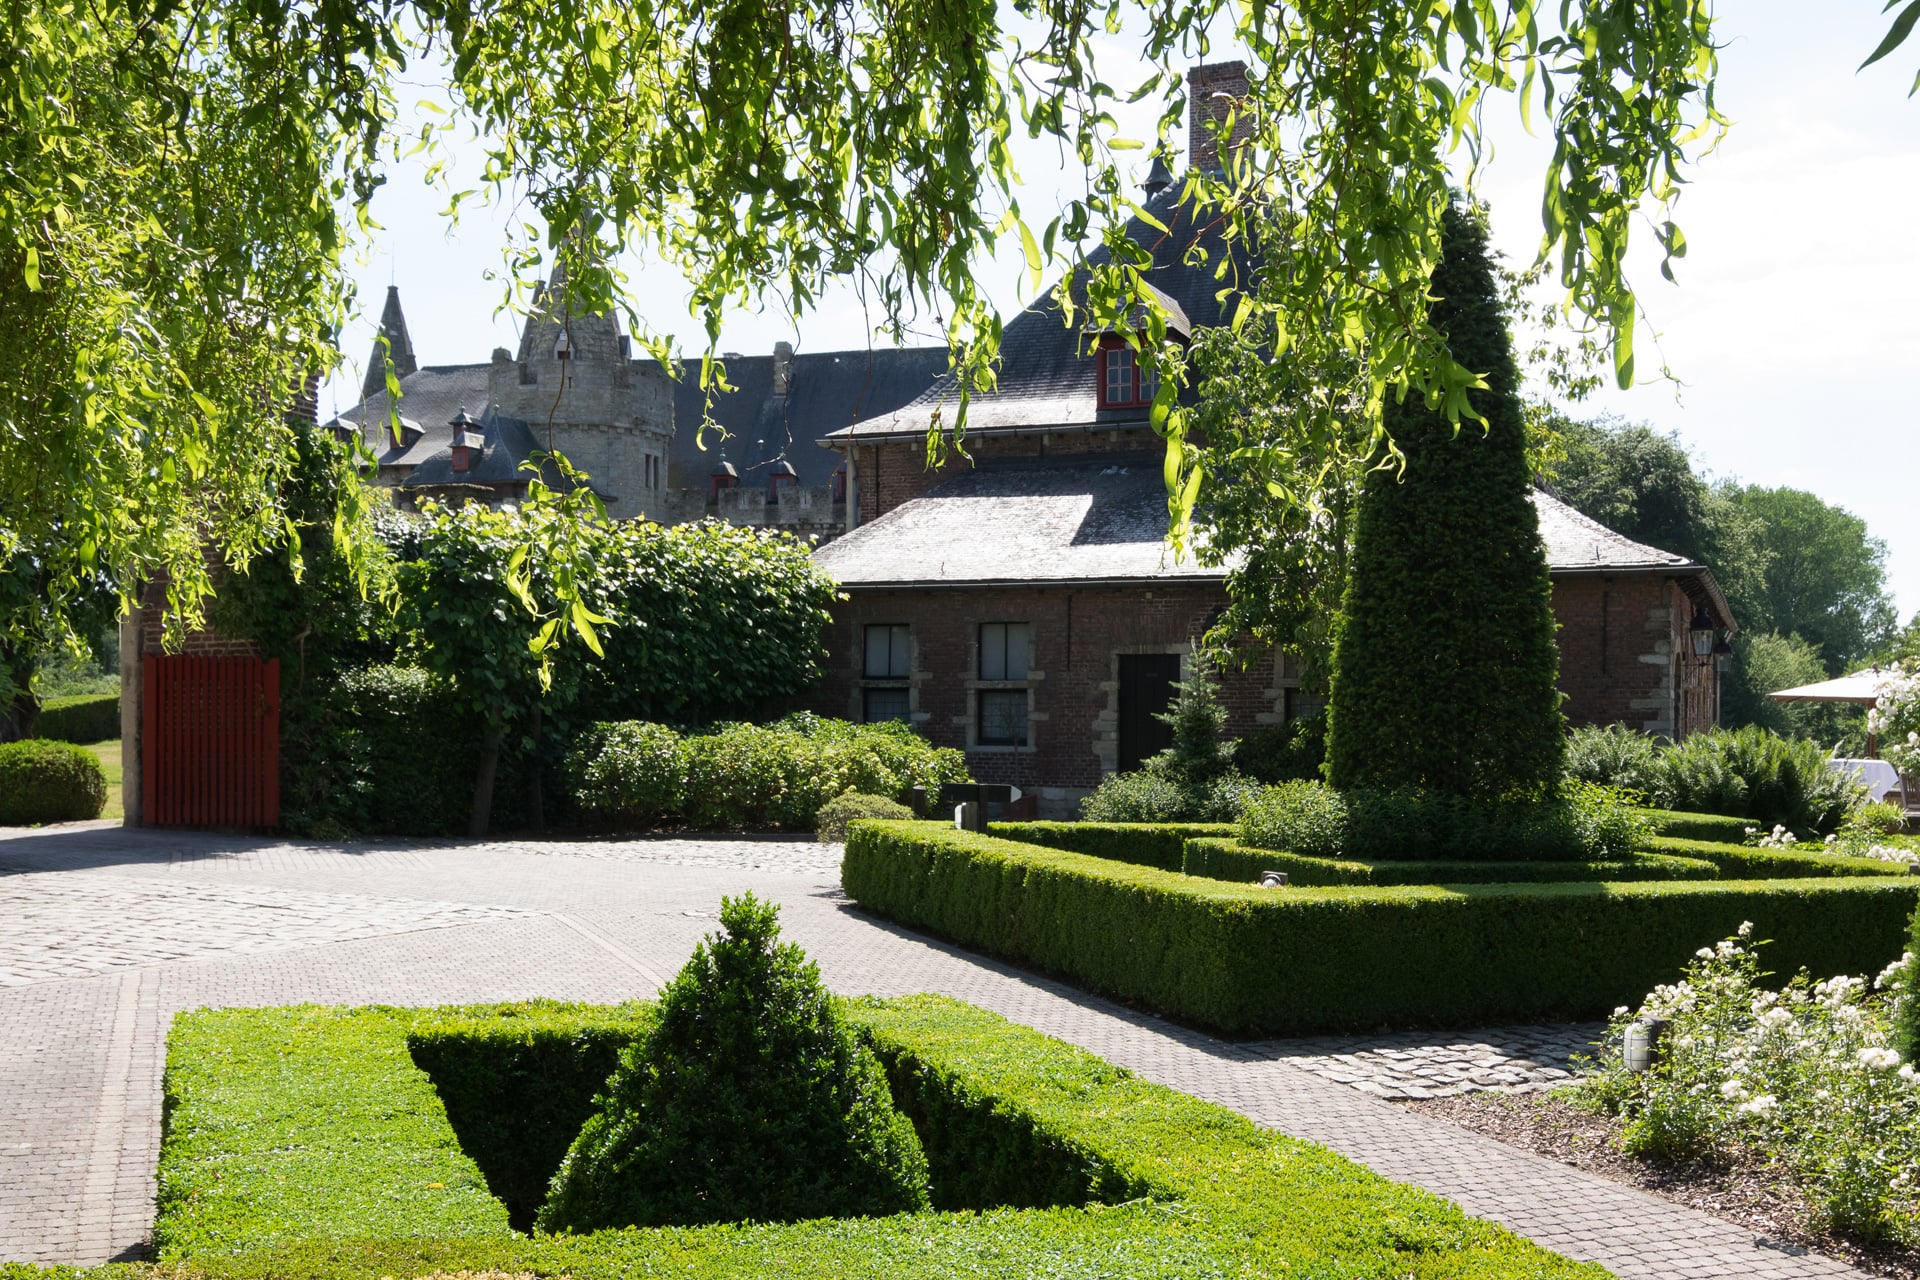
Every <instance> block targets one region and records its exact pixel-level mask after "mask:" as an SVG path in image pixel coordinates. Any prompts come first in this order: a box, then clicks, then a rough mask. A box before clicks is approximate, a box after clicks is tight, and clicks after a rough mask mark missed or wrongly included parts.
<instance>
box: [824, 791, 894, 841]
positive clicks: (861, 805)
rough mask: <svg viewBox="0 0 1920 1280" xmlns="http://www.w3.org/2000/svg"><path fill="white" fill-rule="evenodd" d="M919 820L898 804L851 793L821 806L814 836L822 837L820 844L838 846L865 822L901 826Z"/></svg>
mask: <svg viewBox="0 0 1920 1280" xmlns="http://www.w3.org/2000/svg"><path fill="white" fill-rule="evenodd" d="M917 816H918V815H916V814H915V813H914V811H913V810H911V809H909V808H907V806H905V805H903V804H901V803H900V802H899V801H897V800H889V799H887V798H886V797H885V796H869V795H863V794H861V793H860V792H858V791H849V792H847V793H846V794H845V795H843V796H840V797H838V798H837V799H833V800H829V801H827V802H826V803H825V804H823V805H821V806H820V820H819V824H818V826H817V827H815V834H816V835H818V836H819V838H820V843H821V844H839V843H841V842H842V841H844V840H845V839H846V838H847V828H848V827H849V826H851V825H852V824H853V823H855V822H858V821H860V819H862V818H878V819H880V820H881V821H894V822H898V821H902V820H905V819H909V818H913V817H917Z"/></svg>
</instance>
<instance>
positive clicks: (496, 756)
mask: <svg viewBox="0 0 1920 1280" xmlns="http://www.w3.org/2000/svg"><path fill="white" fill-rule="evenodd" d="M504 736H505V735H504V734H503V733H502V731H501V730H499V729H494V728H489V729H488V730H487V736H486V737H485V738H484V739H483V740H482V741H481V743H480V768H479V770H478V771H477V772H476V773H475V774H474V775H473V821H472V822H471V823H470V824H468V826H467V834H468V835H470V836H472V837H473V838H474V839H476V840H478V839H480V838H481V837H482V836H484V835H486V834H487V827H488V825H489V824H490V823H492V821H493V776H494V774H495V773H497V772H499V769H500V741H501V739H502V737H504Z"/></svg>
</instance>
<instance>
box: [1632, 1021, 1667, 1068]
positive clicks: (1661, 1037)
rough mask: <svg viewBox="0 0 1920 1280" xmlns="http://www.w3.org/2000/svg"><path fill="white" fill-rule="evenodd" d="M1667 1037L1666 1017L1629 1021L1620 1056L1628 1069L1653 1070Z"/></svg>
mask: <svg viewBox="0 0 1920 1280" xmlns="http://www.w3.org/2000/svg"><path fill="white" fill-rule="evenodd" d="M1666 1038H1667V1020H1666V1019H1665V1018H1642V1019H1640V1020H1639V1021H1638V1022H1629V1023H1628V1024H1627V1036H1626V1042H1625V1043H1624V1044H1623V1045H1621V1049H1620V1057H1621V1060H1622V1061H1623V1062H1625V1063H1626V1067H1627V1070H1629V1071H1634V1072H1639V1071H1651V1070H1653V1068H1654V1067H1655V1065H1657V1064H1658V1063H1659V1061H1660V1054H1661V1050H1662V1049H1663V1048H1665V1044H1664V1042H1665V1040H1666Z"/></svg>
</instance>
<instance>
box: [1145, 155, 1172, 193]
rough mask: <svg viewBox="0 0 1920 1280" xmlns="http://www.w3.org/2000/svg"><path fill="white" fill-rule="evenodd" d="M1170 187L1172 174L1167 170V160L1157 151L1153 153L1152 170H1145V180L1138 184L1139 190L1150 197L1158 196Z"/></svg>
mask: <svg viewBox="0 0 1920 1280" xmlns="http://www.w3.org/2000/svg"><path fill="white" fill-rule="evenodd" d="M1172 185H1173V174H1172V173H1171V172H1169V171H1168V169H1167V158H1166V157H1165V156H1163V155H1161V154H1160V153H1159V152H1157V151H1156V152H1154V155H1153V168H1151V169H1149V170H1147V180H1146V181H1145V182H1143V183H1141V184H1140V189H1141V190H1143V191H1145V192H1146V193H1147V195H1148V196H1149V197H1151V196H1157V195H1159V194H1160V193H1161V192H1162V191H1165V190H1166V189H1167V188H1168V187H1170V186H1172Z"/></svg>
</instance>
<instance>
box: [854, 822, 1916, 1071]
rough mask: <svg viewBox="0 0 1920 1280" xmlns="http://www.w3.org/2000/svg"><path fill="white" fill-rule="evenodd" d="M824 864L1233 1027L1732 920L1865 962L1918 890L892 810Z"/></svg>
mask: <svg viewBox="0 0 1920 1280" xmlns="http://www.w3.org/2000/svg"><path fill="white" fill-rule="evenodd" d="M841 881H842V883H843V885H844V886H845V888H846V891H847V893H848V894H849V895H850V896H852V897H853V899H854V900H855V901H857V902H858V903H859V904H860V905H861V907H862V908H864V909H866V910H868V911H872V912H875V913H877V914H879V915H882V916H885V917H887V918H888V919H890V920H894V921H896V922H898V923H900V924H902V925H905V926H906V927H908V928H912V929H923V930H927V931H929V932H932V933H935V934H938V935H940V936H942V937H945V938H947V939H950V940H952V941H954V942H957V943H959V944H960V945H962V946H965V947H969V948H971V949H973V950H976V951H983V952H985V953H987V954H989V955H993V956H997V957H999V958H1000V959H1003V960H1007V961H1009V962H1011V963H1013V964H1017V965H1024V966H1030V967H1032V968H1035V969H1038V970H1040V971H1042V972H1045V973H1049V974H1052V975H1055V976H1057V977H1061V978H1064V979H1066V980H1068V981H1071V982H1076V983H1078V984H1080V985H1082V986H1085V987H1087V988H1089V989H1091V990H1093V991H1096V992H1099V993H1102V994H1105V995H1111V996H1116V997H1118V998H1120V999H1123V1000H1126V1001H1129V1002H1131V1003H1135V1004H1138V1005H1140V1006H1142V1007H1144V1008H1149V1009H1152V1010H1154V1011H1156V1012H1159V1013H1164V1014H1167V1015H1169V1016H1171V1017H1174V1018H1178V1019H1181V1020H1183V1021H1190V1022H1195V1023H1200V1024H1204V1025H1206V1026H1208V1027H1210V1028H1215V1029H1218V1030H1221V1031H1225V1032H1230V1033H1232V1034H1235V1035H1241V1034H1249V1035H1278V1034H1286V1033H1292V1032H1307V1031H1320V1030H1337V1029H1348V1028H1365V1027H1378V1026H1381V1025H1383V1024H1386V1025H1396V1026H1417V1025H1423V1024H1424V1025H1450V1026H1474V1025H1487V1024H1490V1023H1496V1022H1501V1021H1506V1020H1513V1021H1521V1020H1525V1019H1532V1018H1542V1019H1546V1018H1569V1019H1571V1018H1578V1017H1592V1016H1595V1015H1599V1014H1604V1013H1605V1012H1606V1011H1607V1010H1609V1009H1612V1008H1613V1007H1615V1006H1616V1005H1619V1004H1622V1003H1625V1002H1626V1001H1628V1000H1631V999H1634V998H1637V996H1638V995H1639V994H1640V993H1641V992H1644V991H1646V990H1648V989H1649V988H1651V987H1652V986H1653V985H1654V984H1655V983H1656V982H1658V981H1660V980H1661V979H1662V978H1664V977H1665V976H1667V975H1668V974H1670V973H1671V972H1672V971H1673V970H1674V969H1675V968H1677V967H1678V966H1679V965H1680V964H1681V963H1682V962H1683V961H1684V960H1685V958H1686V956H1687V954H1688V949H1689V945H1690V944H1689V943H1688V942H1687V941H1686V940H1687V939H1693V938H1700V937H1718V936H1723V935H1725V934H1726V933H1728V932H1731V930H1732V929H1733V927H1734V926H1735V925H1737V924H1738V923H1739V922H1740V921H1742V920H1753V921H1756V922H1758V923H1759V925H1760V926H1761V927H1762V928H1764V929H1765V930H1766V932H1767V933H1768V934H1769V935H1770V936H1772V937H1773V938H1775V939H1776V940H1777V942H1776V947H1777V949H1778V956H1777V958H1778V960H1779V961H1780V962H1781V963H1782V964H1783V965H1792V966H1796V967H1797V966H1800V965H1805V966H1807V967H1809V968H1812V969H1816V970H1820V971H1823V972H1828V973H1833V972H1840V971H1844V970H1849V969H1852V970H1856V971H1857V970H1859V969H1862V968H1868V967H1872V968H1876V969H1877V968H1878V967H1879V966H1881V965H1883V964H1885V963H1886V958H1887V957H1888V956H1890V955H1893V954H1896V953H1897V952H1898V950H1899V947H1900V939H1901V937H1902V936H1903V935H1904V933H1905V932H1906V929H1907V922H1908V917H1909V916H1910V915H1911V913H1912V911H1913V907H1914V901H1915V898H1916V896H1920V882H1916V881H1920V877H1907V876H1899V877H1895V876H1878V877H1872V878H1859V879H1843V880H1799V881H1785V880H1772V881H1764V882H1755V881H1747V882H1729V881H1724V880H1720V881H1714V880H1709V881H1675V882H1665V883H1657V882H1656V883H1609V884H1596V883H1569V884H1507V885H1482V886H1475V887H1473V888H1472V889H1471V890H1470V891H1462V890H1460V889H1457V888H1455V889H1446V888H1433V887H1426V886H1398V887H1389V888H1357V887H1356V888H1324V889H1314V888H1303V889H1296V888H1291V887H1289V888H1285V889H1279V890H1275V889H1262V888H1259V887H1256V886H1253V885H1240V884H1226V883H1222V882H1219V881H1211V880H1201V879H1196V878H1194V877H1192V876H1183V875H1176V874H1171V873H1168V872H1165V871H1159V870H1156V869H1153V868H1149V867H1139V866H1128V865H1125V864H1121V863H1114V862H1104V861H1100V860H1098V859H1094V858H1088V857H1085V856H1083V855H1080V854H1074V853H1063V852H1057V851H1054V850H1048V849H1042V848H1038V847H1035V846H1032V845H1021V844H1015V843H1013V842H1011V841H1007V840H998V839H995V838H993V837H991V836H983V835H976V834H973V833H971V832H963V831H954V830H951V829H948V828H943V827H940V826H938V825H936V824H932V823H906V822H887V823H865V824H862V825H861V826H860V827H858V828H856V829H855V830H854V832H853V834H852V835H851V836H850V837H849V838H848V840H847V854H846V860H845V862H844V864H843V867H842V872H841ZM1276 974H1279V975H1285V980H1284V981H1277V980H1276V979H1275V975H1276Z"/></svg>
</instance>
